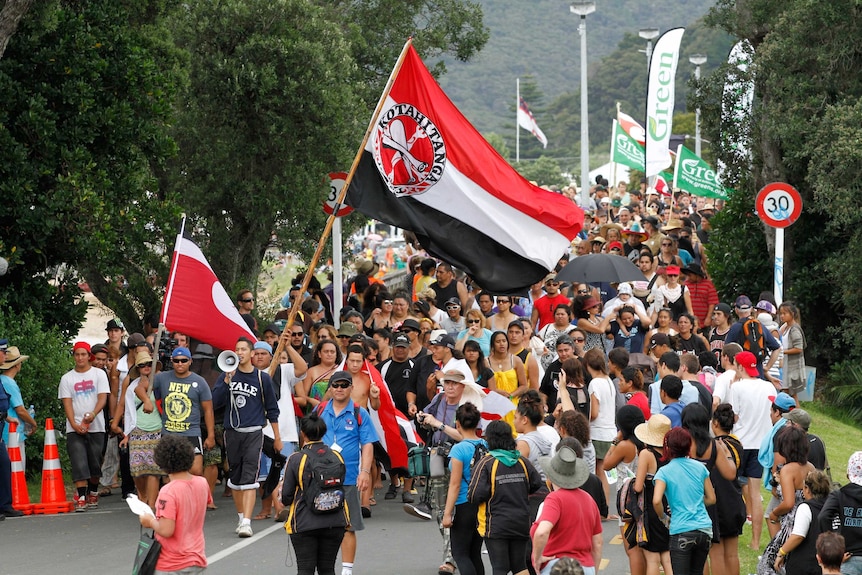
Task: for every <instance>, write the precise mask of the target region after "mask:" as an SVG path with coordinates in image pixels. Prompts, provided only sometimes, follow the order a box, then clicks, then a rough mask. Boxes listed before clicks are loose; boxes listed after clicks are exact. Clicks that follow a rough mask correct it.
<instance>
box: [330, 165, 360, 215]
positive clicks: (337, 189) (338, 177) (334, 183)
mask: <svg viewBox="0 0 862 575" xmlns="http://www.w3.org/2000/svg"><path fill="white" fill-rule="evenodd" d="M345 180H347V174H345V173H344V172H333V173H331V174H329V195H328V196H326V201H324V202H323V211H324V212H326V213H327V214H328V215H330V216H331V215H332V212H334V211H335V200H336V199H338V194H340V193H341V188H343V187H344V182H345ZM352 211H353V208H351V207H350V206H348V205H347V204H341V209H340V210H338V213H337V214H335V217H337V218H341V217H343V216H346V215H347V214H349V213H351V212H352Z"/></svg>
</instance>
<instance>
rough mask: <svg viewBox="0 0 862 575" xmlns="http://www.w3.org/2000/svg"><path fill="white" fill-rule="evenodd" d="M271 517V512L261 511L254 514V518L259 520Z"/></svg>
mask: <svg viewBox="0 0 862 575" xmlns="http://www.w3.org/2000/svg"><path fill="white" fill-rule="evenodd" d="M271 517H272V512H270V513H264V512H263V511H261V512H260V513H258V514H257V515H255V516H254V520H255V521H260V520H262V519H270V518H271Z"/></svg>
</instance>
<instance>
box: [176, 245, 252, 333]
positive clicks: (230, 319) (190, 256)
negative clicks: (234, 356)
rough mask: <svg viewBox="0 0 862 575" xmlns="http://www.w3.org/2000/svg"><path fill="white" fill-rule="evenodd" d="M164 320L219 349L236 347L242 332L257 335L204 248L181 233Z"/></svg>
mask: <svg viewBox="0 0 862 575" xmlns="http://www.w3.org/2000/svg"><path fill="white" fill-rule="evenodd" d="M160 321H161V323H163V324H165V328H167V329H168V330H169V331H179V332H182V333H184V334H186V335H189V336H191V337H193V338H195V339H198V340H200V341H202V342H205V343H208V344H210V345H211V346H213V347H215V348H218V349H233V348H234V346H235V345H236V340H238V339H239V338H240V337H242V336H246V337H248V338H250V339H251V340H252V341H256V340H257V336H255V335H254V333H253V332H252V331H251V329H249V327H248V325H247V324H246V323H245V321H243V319H242V317H241V316H240V315H239V310H237V309H236V308H235V307H234V305H233V301H231V298H230V296H228V295H227V292H226V291H225V289H224V288H223V287H222V285H221V283H220V282H219V281H218V278H217V277H216V275H215V272H213V269H212V268H211V267H210V264H209V262H208V261H207V259H206V258H205V257H204V254H203V252H201V249H200V248H199V247H198V246H197V244H195V243H194V242H193V241H191V240H190V239H188V238H184V237H183V235H182V232H180V234H178V235H177V243H176V246H175V247H174V257H173V260H172V261H171V274H170V276H169V277H168V288H167V290H166V291H165V300H164V302H163V303H162V315H161V318H160Z"/></svg>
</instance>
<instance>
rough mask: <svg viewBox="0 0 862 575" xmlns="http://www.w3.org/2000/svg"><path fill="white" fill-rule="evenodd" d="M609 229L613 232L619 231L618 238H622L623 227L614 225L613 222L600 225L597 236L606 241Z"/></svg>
mask: <svg viewBox="0 0 862 575" xmlns="http://www.w3.org/2000/svg"><path fill="white" fill-rule="evenodd" d="M611 228H613V229H615V230H619V232H620V236H622V233H623V227H622V226H621V225H619V224H615V223H613V222H608V223H606V224H602V226H601V227H600V228H599V235H600V236H602V237H603V238H605V239H608V230H609V229H611Z"/></svg>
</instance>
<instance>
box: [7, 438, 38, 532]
mask: <svg viewBox="0 0 862 575" xmlns="http://www.w3.org/2000/svg"><path fill="white" fill-rule="evenodd" d="M8 448H9V459H10V460H11V461H12V508H13V509H17V510H18V511H21V512H23V513H24V515H32V514H33V504H32V503H30V494H29V493H28V492H27V477H26V476H25V475H24V462H23V461H21V446H20V444H19V442H18V423H17V422H15V421H12V422H10V423H9V445H8Z"/></svg>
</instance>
